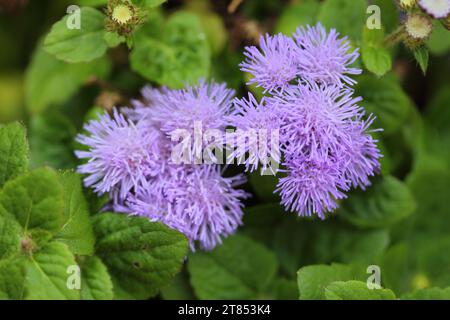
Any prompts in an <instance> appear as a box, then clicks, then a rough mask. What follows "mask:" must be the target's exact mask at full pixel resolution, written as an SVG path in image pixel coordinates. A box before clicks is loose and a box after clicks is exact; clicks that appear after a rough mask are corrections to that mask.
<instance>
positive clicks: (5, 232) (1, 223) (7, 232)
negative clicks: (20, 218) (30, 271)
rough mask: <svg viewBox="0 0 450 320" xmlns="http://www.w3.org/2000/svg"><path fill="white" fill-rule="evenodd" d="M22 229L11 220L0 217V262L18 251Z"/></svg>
mask: <svg viewBox="0 0 450 320" xmlns="http://www.w3.org/2000/svg"><path fill="white" fill-rule="evenodd" d="M21 234H22V227H21V226H20V225H19V224H18V223H17V222H16V221H14V220H13V219H9V218H8V217H6V216H2V215H0V260H2V259H7V258H9V257H11V256H13V255H15V254H17V253H18V252H19V251H20V245H21V240H22V239H21Z"/></svg>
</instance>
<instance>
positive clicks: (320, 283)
mask: <svg viewBox="0 0 450 320" xmlns="http://www.w3.org/2000/svg"><path fill="white" fill-rule="evenodd" d="M365 272H366V269H365V268H362V267H357V266H348V265H342V264H332V265H330V266H327V265H312V266H307V267H303V268H301V269H300V270H298V273H297V283H298V288H299V291H300V299H301V300H315V299H321V300H324V299H325V298H326V296H325V288H326V287H327V286H328V285H329V284H330V283H332V282H335V281H348V280H365V279H366V278H367V276H366V273H365Z"/></svg>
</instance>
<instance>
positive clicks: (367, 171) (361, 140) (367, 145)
mask: <svg viewBox="0 0 450 320" xmlns="http://www.w3.org/2000/svg"><path fill="white" fill-rule="evenodd" d="M374 120H375V117H374V116H373V115H370V116H369V117H368V119H367V120H360V121H354V122H353V123H352V124H351V126H349V128H348V129H347V130H348V134H349V136H350V141H351V144H349V145H344V147H345V149H344V150H343V155H342V157H343V159H344V160H343V161H344V162H345V163H346V166H345V170H344V177H345V179H346V180H347V181H349V183H350V184H351V186H352V187H354V188H357V187H359V188H361V189H363V190H365V188H366V187H367V186H369V185H370V180H369V177H370V176H374V175H375V174H376V173H379V172H380V169H381V168H380V161H379V159H380V158H381V157H382V155H381V153H380V150H379V149H378V147H377V145H376V143H377V142H378V141H377V140H375V139H374V138H373V137H372V136H371V135H370V133H371V132H375V131H381V130H380V129H377V130H369V127H370V126H371V124H372V123H373V121H374Z"/></svg>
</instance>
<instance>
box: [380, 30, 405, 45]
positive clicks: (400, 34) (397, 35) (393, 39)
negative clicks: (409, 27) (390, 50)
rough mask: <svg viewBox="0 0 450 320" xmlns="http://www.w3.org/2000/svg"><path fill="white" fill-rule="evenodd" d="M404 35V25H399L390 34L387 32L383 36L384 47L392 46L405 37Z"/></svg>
mask: <svg viewBox="0 0 450 320" xmlns="http://www.w3.org/2000/svg"><path fill="white" fill-rule="evenodd" d="M405 36H406V33H405V28H404V26H400V27H398V28H397V29H396V30H395V31H393V32H392V33H391V34H388V35H387V36H386V37H385V38H384V45H385V46H386V47H392V46H393V45H395V44H397V43H399V42H400V41H402V40H403V39H404V38H405Z"/></svg>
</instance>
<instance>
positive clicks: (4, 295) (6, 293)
mask: <svg viewBox="0 0 450 320" xmlns="http://www.w3.org/2000/svg"><path fill="white" fill-rule="evenodd" d="M24 262H25V260H24V259H21V258H15V259H3V260H0V300H19V299H22V298H23V294H24V292H23V290H24V281H25V269H24Z"/></svg>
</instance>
